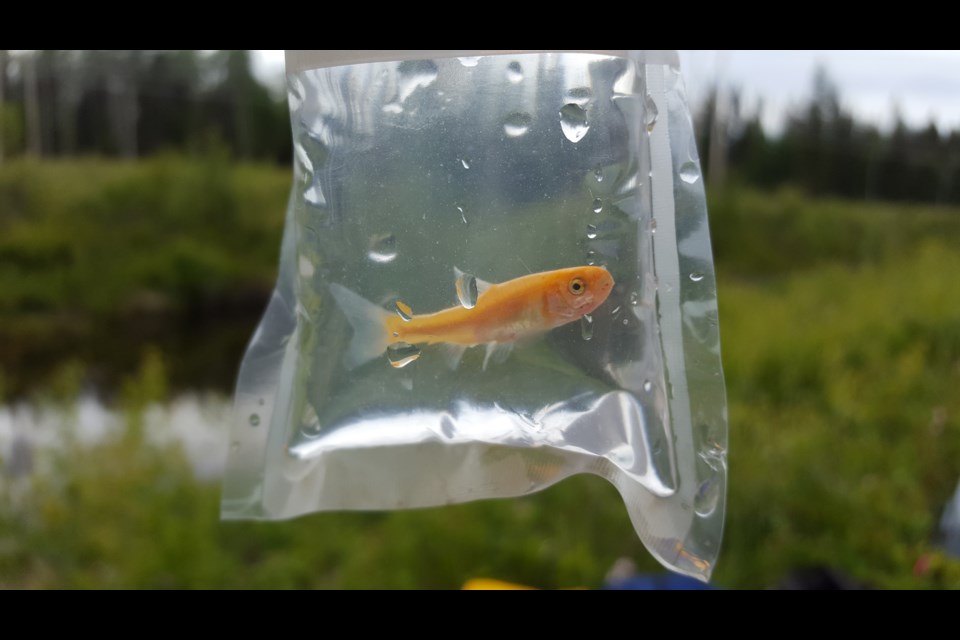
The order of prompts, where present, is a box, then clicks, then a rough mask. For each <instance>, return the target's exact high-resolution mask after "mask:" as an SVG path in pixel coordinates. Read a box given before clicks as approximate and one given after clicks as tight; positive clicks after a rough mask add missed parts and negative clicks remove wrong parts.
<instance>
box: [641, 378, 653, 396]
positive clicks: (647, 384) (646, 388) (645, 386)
mask: <svg viewBox="0 0 960 640" xmlns="http://www.w3.org/2000/svg"><path fill="white" fill-rule="evenodd" d="M643 390H644V391H646V392H647V393H650V392H651V391H653V383H652V382H650V381H649V380H644V381H643Z"/></svg>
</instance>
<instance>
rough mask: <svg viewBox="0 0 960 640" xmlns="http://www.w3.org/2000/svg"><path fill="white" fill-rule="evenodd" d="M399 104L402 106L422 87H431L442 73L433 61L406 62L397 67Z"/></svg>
mask: <svg viewBox="0 0 960 640" xmlns="http://www.w3.org/2000/svg"><path fill="white" fill-rule="evenodd" d="M397 72H398V78H397V91H398V96H397V102H399V103H400V104H401V105H402V104H403V103H404V102H406V100H407V98H409V97H410V96H411V95H413V92H414V91H416V90H417V89H419V88H420V87H429V86H430V85H431V84H433V82H434V80H436V79H437V76H438V75H439V73H440V71H439V70H438V69H437V65H435V64H434V63H433V61H431V60H405V61H403V62H401V63H400V64H399V65H397Z"/></svg>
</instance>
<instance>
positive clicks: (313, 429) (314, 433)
mask: <svg viewBox="0 0 960 640" xmlns="http://www.w3.org/2000/svg"><path fill="white" fill-rule="evenodd" d="M320 431H321V428H320V421H319V420H317V419H316V417H314V418H313V419H312V420H310V421H309V422H307V423H306V424H304V425H303V426H302V427H300V433H302V434H303V435H304V437H306V438H319V437H320Z"/></svg>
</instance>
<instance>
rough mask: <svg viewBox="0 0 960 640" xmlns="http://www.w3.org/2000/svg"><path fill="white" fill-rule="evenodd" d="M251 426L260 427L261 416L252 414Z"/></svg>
mask: <svg viewBox="0 0 960 640" xmlns="http://www.w3.org/2000/svg"><path fill="white" fill-rule="evenodd" d="M250 426H251V427H257V426H260V416H258V415H257V414H255V413H251V414H250Z"/></svg>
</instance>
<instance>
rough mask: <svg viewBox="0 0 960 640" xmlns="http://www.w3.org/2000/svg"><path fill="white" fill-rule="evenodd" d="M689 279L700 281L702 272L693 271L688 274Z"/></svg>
mask: <svg viewBox="0 0 960 640" xmlns="http://www.w3.org/2000/svg"><path fill="white" fill-rule="evenodd" d="M690 280H692V281H693V282H700V281H701V280H703V274H702V273H700V272H699V271H694V272H693V273H691V274H690Z"/></svg>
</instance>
